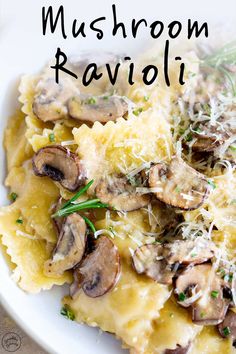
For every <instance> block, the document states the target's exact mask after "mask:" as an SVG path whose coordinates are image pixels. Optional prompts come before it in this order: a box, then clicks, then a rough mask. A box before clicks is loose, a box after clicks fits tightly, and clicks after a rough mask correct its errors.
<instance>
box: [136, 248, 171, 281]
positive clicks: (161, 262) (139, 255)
mask: <svg viewBox="0 0 236 354" xmlns="http://www.w3.org/2000/svg"><path fill="white" fill-rule="evenodd" d="M132 261H133V266H134V269H135V270H136V272H137V273H138V274H146V275H147V276H148V277H149V278H151V279H153V280H155V281H156V282H158V283H161V284H171V282H172V278H173V276H174V275H175V273H174V272H173V271H172V270H171V267H170V266H168V264H167V262H166V260H165V259H164V257H163V247H162V245H154V244H150V245H143V246H141V247H139V248H137V249H136V250H135V252H134V254H133V256H132Z"/></svg>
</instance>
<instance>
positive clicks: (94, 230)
mask: <svg viewBox="0 0 236 354" xmlns="http://www.w3.org/2000/svg"><path fill="white" fill-rule="evenodd" d="M82 218H83V219H84V221H85V222H86V224H87V225H88V226H89V227H90V229H91V230H92V232H93V233H95V232H96V228H95V226H94V224H93V223H92V221H91V220H89V219H88V218H87V217H86V216H82Z"/></svg>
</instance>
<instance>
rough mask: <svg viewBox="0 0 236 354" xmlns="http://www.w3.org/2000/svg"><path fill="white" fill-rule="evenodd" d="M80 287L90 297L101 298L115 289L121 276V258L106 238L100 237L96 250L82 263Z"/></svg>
mask: <svg viewBox="0 0 236 354" xmlns="http://www.w3.org/2000/svg"><path fill="white" fill-rule="evenodd" d="M76 272H78V277H77V279H79V284H78V285H79V286H80V287H82V289H83V291H84V293H85V294H86V295H87V296H89V297H93V298H95V297H99V296H102V295H104V294H106V293H107V292H108V291H110V290H111V289H113V288H114V286H115V285H116V283H117V281H118V279H119V275H120V256H119V252H118V249H117V247H116V246H115V245H114V243H113V242H112V241H111V240H110V239H109V238H108V237H106V236H100V237H99V239H98V240H97V241H96V244H95V249H94V250H93V251H92V252H91V253H89V254H88V255H87V256H86V258H84V260H83V261H82V262H81V264H80V265H79V267H78V268H77V270H76Z"/></svg>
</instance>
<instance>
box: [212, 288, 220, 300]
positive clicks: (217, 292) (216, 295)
mask: <svg viewBox="0 0 236 354" xmlns="http://www.w3.org/2000/svg"><path fill="white" fill-rule="evenodd" d="M218 296H219V291H217V290H213V291H212V292H211V297H212V298H213V299H217V298H218Z"/></svg>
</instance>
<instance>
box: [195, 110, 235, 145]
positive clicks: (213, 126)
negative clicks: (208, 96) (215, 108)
mask: <svg viewBox="0 0 236 354" xmlns="http://www.w3.org/2000/svg"><path fill="white" fill-rule="evenodd" d="M197 107H198V109H201V108H199V106H197ZM200 107H201V105H200ZM235 133H236V128H235V122H234V119H232V117H228V118H227V117H226V116H222V117H220V118H218V119H217V120H215V121H214V122H212V121H211V120H210V118H209V119H208V120H205V121H203V122H201V123H199V124H198V125H197V126H195V127H193V128H192V135H193V138H194V139H196V141H195V142H194V143H193V144H191V147H192V149H193V150H195V151H201V152H202V151H207V152H210V151H214V150H215V149H216V148H217V147H218V146H219V145H222V144H223V143H224V142H225V141H226V140H227V139H229V138H230V137H231V136H232V135H234V134H235Z"/></svg>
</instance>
